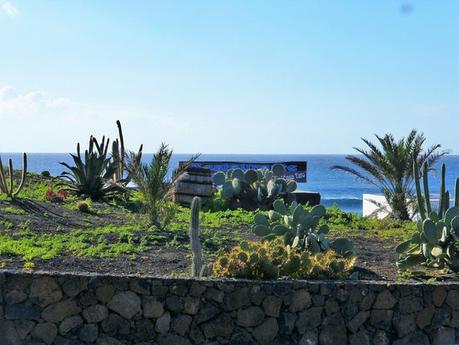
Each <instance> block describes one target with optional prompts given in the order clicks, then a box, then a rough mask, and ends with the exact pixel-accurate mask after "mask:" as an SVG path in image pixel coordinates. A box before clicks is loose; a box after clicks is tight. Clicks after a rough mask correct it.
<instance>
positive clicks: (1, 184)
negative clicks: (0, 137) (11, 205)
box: [0, 153, 27, 198]
mask: <svg viewBox="0 0 459 345" xmlns="http://www.w3.org/2000/svg"><path fill="white" fill-rule="evenodd" d="M8 175H9V176H8V177H7V175H6V173H5V169H4V167H3V164H2V159H1V158H0V190H1V191H2V193H5V194H6V195H7V196H8V197H10V198H16V197H17V195H18V194H19V192H20V191H21V190H22V188H23V187H24V183H25V180H26V177H27V154H26V153H24V154H23V155H22V173H21V180H20V182H19V184H18V185H17V187H16V189H14V170H13V161H12V160H11V159H9V161H8ZM8 180H9V181H8Z"/></svg>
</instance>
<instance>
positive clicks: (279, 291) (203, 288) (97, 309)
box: [0, 272, 459, 345]
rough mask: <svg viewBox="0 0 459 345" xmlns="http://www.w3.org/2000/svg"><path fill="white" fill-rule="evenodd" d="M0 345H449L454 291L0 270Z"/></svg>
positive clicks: (457, 338) (458, 287)
mask: <svg viewBox="0 0 459 345" xmlns="http://www.w3.org/2000/svg"><path fill="white" fill-rule="evenodd" d="M0 290H1V294H0V344H1V345H6V344H8V345H10V344H11V345H16V344H36V345H38V344H92V343H96V344H101V345H102V344H104V345H105V344H106V345H111V344H114V345H117V344H160V345H162V344H178V345H182V344H183V345H186V344H238V345H245V344H301V345H312V344H323V345H332V344H333V345H341V344H342V345H345V344H353V345H357V344H376V345H383V344H391V343H393V344H419V345H422V344H453V343H455V342H459V284H443V285H427V284H426V285H416V284H411V285H409V284H383V283H374V282H368V283H363V282H345V283H344V282H338V283H332V282H304V281H297V282H295V281H278V282H250V281H217V280H202V281H199V280H189V279H160V278H139V277H110V276H75V275H57V274H56V275H51V274H37V273H34V274H27V273H14V272H3V273H0Z"/></svg>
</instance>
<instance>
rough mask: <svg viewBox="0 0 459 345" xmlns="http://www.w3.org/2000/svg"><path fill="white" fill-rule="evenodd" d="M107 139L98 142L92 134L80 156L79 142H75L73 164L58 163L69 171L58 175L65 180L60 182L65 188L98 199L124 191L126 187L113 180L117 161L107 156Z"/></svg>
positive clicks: (78, 194) (79, 194)
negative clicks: (87, 145)
mask: <svg viewBox="0 0 459 345" xmlns="http://www.w3.org/2000/svg"><path fill="white" fill-rule="evenodd" d="M109 141H110V140H109V139H105V137H103V138H102V140H101V142H100V143H99V142H98V141H97V139H96V138H94V137H93V136H91V137H90V139H89V148H88V149H87V150H85V152H84V156H83V157H82V155H81V152H80V144H79V143H78V144H77V154H76V155H74V154H71V156H72V159H73V162H74V164H75V165H74V166H70V165H69V164H67V163H65V162H61V163H60V164H61V165H63V166H65V167H66V168H67V169H68V170H69V171H65V172H63V173H62V174H61V175H60V177H61V178H63V179H65V180H66V182H64V183H61V185H63V186H64V188H65V189H67V190H69V191H70V192H72V193H74V194H76V195H77V196H84V197H89V198H91V199H92V200H100V199H103V198H106V197H112V196H115V195H117V194H120V193H125V192H126V191H127V190H126V188H125V187H124V186H123V185H122V184H120V183H116V182H114V181H113V175H114V173H115V171H116V169H117V162H116V161H114V160H112V158H111V157H108V156H107V150H108V145H109Z"/></svg>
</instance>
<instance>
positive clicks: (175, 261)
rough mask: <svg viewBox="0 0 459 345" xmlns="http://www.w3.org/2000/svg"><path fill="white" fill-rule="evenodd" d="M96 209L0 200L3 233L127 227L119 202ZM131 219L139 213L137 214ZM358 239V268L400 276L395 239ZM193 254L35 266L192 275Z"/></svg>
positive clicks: (163, 249)
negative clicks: (19, 211)
mask: <svg viewBox="0 0 459 345" xmlns="http://www.w3.org/2000/svg"><path fill="white" fill-rule="evenodd" d="M11 207H14V208H19V209H22V210H23V211H24V212H25V214H12V213H10V212H5V209H7V208H11ZM107 207H108V208H110V209H107ZM94 208H95V210H98V211H100V212H97V214H82V213H81V212H79V211H77V210H71V209H69V208H67V207H64V206H63V205H60V204H53V203H49V202H40V201H30V200H22V201H21V202H18V203H15V204H14V205H12V204H11V203H10V202H5V201H0V221H7V222H10V223H12V224H13V227H12V228H9V229H5V228H2V225H0V234H1V233H4V234H12V233H13V234H14V233H15V232H17V231H19V230H21V229H23V226H21V224H27V228H28V229H29V231H32V232H36V233H56V232H59V233H62V232H64V233H65V232H70V231H73V230H78V229H91V228H95V227H100V226H105V225H109V224H114V225H122V224H123V223H124V222H125V221H126V215H125V214H124V213H123V212H121V211H120V212H117V209H116V208H114V207H113V206H106V205H103V204H96V205H94ZM129 217H133V216H132V214H131V215H129ZM131 220H132V219H131ZM143 235H144V232H143V231H141V229H139V231H138V232H136V233H135V235H134V237H138V238H137V240H138V241H139V242H140V240H141V239H142V236H143ZM112 236H113V234H112ZM184 236H185V237H184V238H183V239H182V240H183V241H187V238H186V232H185V233H184ZM241 237H242V238H244V239H245V238H246V239H251V235H250V234H249V232H248V231H247V229H245V231H241ZM113 240H117V239H116V238H115V239H113ZM352 240H353V241H354V245H355V250H356V254H357V261H356V266H357V268H356V269H357V270H358V271H359V272H360V278H361V279H378V280H396V278H397V269H396V267H395V261H396V254H395V253H394V250H393V248H394V247H395V245H396V244H395V243H388V241H383V240H381V239H379V238H377V237H374V238H370V239H368V238H359V237H353V238H352ZM189 258H190V252H189V250H188V249H187V248H186V246H185V245H183V246H177V247H169V246H165V245H158V246H153V247H152V248H151V249H150V250H149V251H147V252H143V253H140V254H135V255H120V256H118V257H116V258H93V257H76V256H72V255H70V254H63V255H61V256H59V257H56V258H53V259H50V260H43V259H34V260H33V263H34V267H33V270H46V271H60V272H82V273H83V272H84V273H111V274H146V275H157V276H170V275H172V276H180V275H186V274H187V273H188V270H189V265H190V259H189ZM0 262H1V263H2V266H3V268H5V269H23V267H24V260H22V259H21V258H20V257H11V256H0Z"/></svg>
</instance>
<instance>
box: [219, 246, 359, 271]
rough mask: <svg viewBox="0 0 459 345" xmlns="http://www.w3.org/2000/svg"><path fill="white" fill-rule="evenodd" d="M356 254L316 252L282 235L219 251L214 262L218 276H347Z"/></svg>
mask: <svg viewBox="0 0 459 345" xmlns="http://www.w3.org/2000/svg"><path fill="white" fill-rule="evenodd" d="M354 261H355V258H354V257H350V258H343V257H341V256H340V255H338V254H337V253H335V252H334V251H333V250H327V251H325V252H321V253H319V254H316V255H312V254H310V253H309V252H307V251H297V250H293V249H291V247H290V246H284V244H283V243H282V241H281V240H280V239H276V240H274V241H265V242H261V243H260V242H242V243H241V244H240V245H239V246H236V247H234V248H233V249H232V250H231V251H230V252H229V253H223V252H221V253H219V255H218V256H217V258H216V260H215V262H214V263H213V266H212V272H213V274H214V275H215V276H217V277H227V278H247V279H276V278H279V277H289V278H295V279H345V278H347V277H348V276H349V274H350V271H351V270H352V268H353V266H354Z"/></svg>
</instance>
